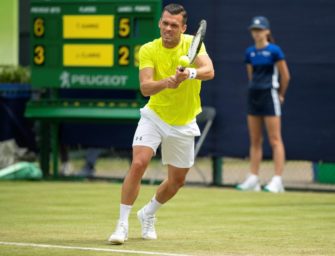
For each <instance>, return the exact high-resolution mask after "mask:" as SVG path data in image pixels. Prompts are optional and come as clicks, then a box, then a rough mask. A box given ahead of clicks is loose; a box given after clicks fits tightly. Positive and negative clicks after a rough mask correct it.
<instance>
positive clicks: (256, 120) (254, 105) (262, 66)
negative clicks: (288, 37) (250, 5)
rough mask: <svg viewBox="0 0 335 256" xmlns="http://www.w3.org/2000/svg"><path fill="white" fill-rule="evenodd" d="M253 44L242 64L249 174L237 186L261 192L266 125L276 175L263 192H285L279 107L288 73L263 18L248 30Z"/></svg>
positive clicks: (283, 150) (283, 153) (282, 99)
mask: <svg viewBox="0 0 335 256" xmlns="http://www.w3.org/2000/svg"><path fill="white" fill-rule="evenodd" d="M249 30H250V32H251V35H252V38H253V39H254V41H255V44H254V45H253V46H251V47H249V48H248V49H247V50H246V54H245V62H246V65H247V74H248V79H249V90H248V128H249V136H250V143H251V145H250V172H251V173H250V175H249V176H248V177H247V179H246V180H245V181H244V182H243V183H242V184H239V185H238V186H237V189H239V190H248V191H260V184H259V178H258V172H259V167H260V163H261V160H262V157H263V151H262V144H263V126H264V125H265V128H266V131H267V135H268V138H269V142H270V144H271V148H272V155H273V161H274V167H275V175H274V176H273V178H272V179H271V181H270V182H269V183H268V184H267V185H266V186H265V188H264V190H265V191H269V192H273V193H279V192H284V186H283V183H282V173H283V170H284V162H285V149H284V144H283V140H282V136H281V118H280V116H281V104H283V103H284V99H285V93H286V90H287V87H288V83H289V80H290V74H289V70H288V67H287V64H286V61H285V57H284V54H283V52H282V50H281V49H280V47H279V46H278V45H276V44H274V43H273V38H272V36H271V31H270V24H269V21H268V19H267V18H266V17H263V16H257V17H254V18H253V19H252V23H251V25H250V27H249Z"/></svg>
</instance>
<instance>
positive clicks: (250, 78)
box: [247, 64, 253, 81]
mask: <svg viewBox="0 0 335 256" xmlns="http://www.w3.org/2000/svg"><path fill="white" fill-rule="evenodd" d="M252 71H253V70H252V65H251V64H247V76H248V81H251V80H252Z"/></svg>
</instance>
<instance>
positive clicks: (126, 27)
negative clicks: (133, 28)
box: [119, 18, 130, 37]
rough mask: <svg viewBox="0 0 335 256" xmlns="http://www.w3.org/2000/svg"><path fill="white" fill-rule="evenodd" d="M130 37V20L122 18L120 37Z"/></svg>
mask: <svg viewBox="0 0 335 256" xmlns="http://www.w3.org/2000/svg"><path fill="white" fill-rule="evenodd" d="M129 35H130V19H129V18H120V21H119V36H120V37H129Z"/></svg>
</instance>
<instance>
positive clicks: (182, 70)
mask: <svg viewBox="0 0 335 256" xmlns="http://www.w3.org/2000/svg"><path fill="white" fill-rule="evenodd" d="M178 69H179V71H180V72H184V70H185V69H186V68H185V67H179V68H178Z"/></svg>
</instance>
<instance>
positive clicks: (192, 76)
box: [187, 68, 197, 79]
mask: <svg viewBox="0 0 335 256" xmlns="http://www.w3.org/2000/svg"><path fill="white" fill-rule="evenodd" d="M187 70H188V74H189V75H188V79H195V78H196V77H197V70H196V69H195V68H187Z"/></svg>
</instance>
